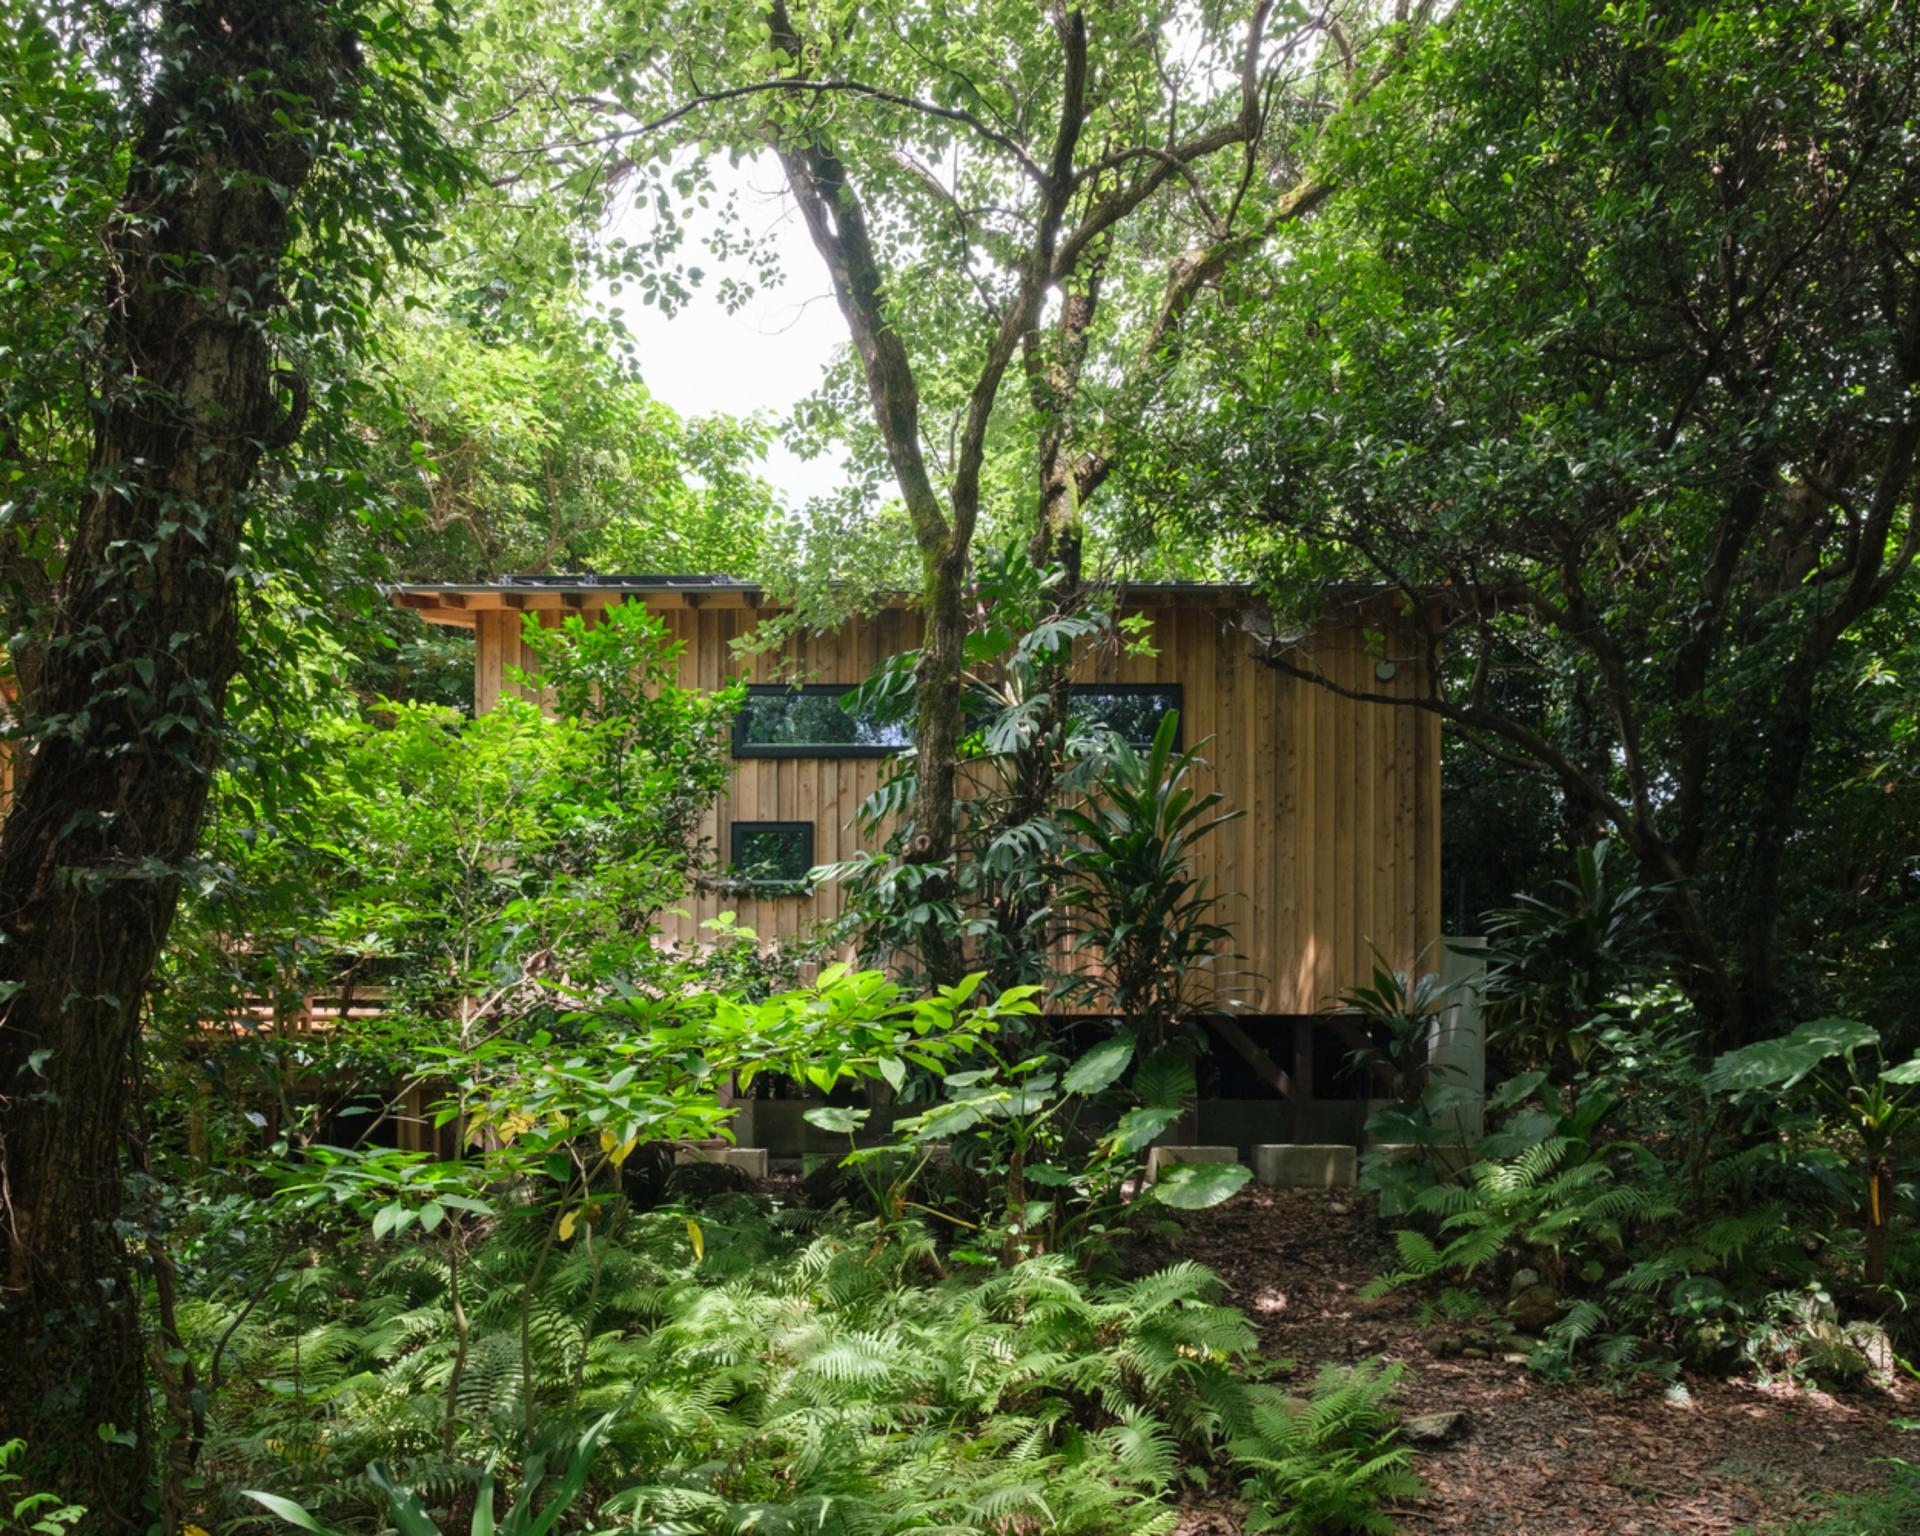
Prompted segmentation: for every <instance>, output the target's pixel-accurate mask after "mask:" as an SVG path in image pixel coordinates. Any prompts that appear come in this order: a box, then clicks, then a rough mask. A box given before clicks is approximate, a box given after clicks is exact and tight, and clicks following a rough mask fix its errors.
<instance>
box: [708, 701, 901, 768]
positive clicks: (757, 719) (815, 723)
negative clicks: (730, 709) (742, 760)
mask: <svg viewBox="0 0 1920 1536" xmlns="http://www.w3.org/2000/svg"><path fill="white" fill-rule="evenodd" d="M851 691H852V685H851V684H848V683H808V684H806V685H804V686H802V687H794V688H789V687H784V686H782V685H779V684H771V685H767V684H755V685H754V686H753V687H750V688H748V689H747V702H746V704H745V705H744V706H742V708H741V710H740V713H739V714H738V715H736V716H735V717H734V721H733V755H734V756H735V757H886V756H888V755H889V754H891V753H894V752H898V751H900V750H901V749H902V748H904V747H907V746H910V745H912V733H911V729H910V728H909V726H908V725H907V723H906V722H905V721H896V722H890V723H885V724H883V723H881V722H879V721H877V720H873V719H871V718H864V717H862V716H861V715H857V714H855V713H854V712H853V711H851V710H848V709H843V708H842V707H841V705H840V701H841V700H842V699H843V698H845V697H846V696H847V695H848V693H850V692H851Z"/></svg>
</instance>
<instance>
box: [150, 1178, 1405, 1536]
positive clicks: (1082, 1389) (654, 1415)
mask: <svg viewBox="0 0 1920 1536" xmlns="http://www.w3.org/2000/svg"><path fill="white" fill-rule="evenodd" d="M537 1241H538V1234H537V1231H536V1229H535V1228H534V1226H533V1224H532V1223H530V1222H520V1223H515V1222H512V1221H508V1222H505V1223H503V1224H502V1226H501V1227H500V1229H499V1230H498V1231H497V1232H495V1233H494V1234H493V1235H492V1236H491V1237H489V1238H488V1239H487V1240H486V1241H484V1242H482V1243H480V1244H478V1245H476V1247H475V1248H474V1250H473V1252H472V1254H471V1256H470V1258H469V1260H468V1262H467V1264H466V1265H465V1266H464V1270H463V1279H462V1294H463V1298H464V1309H465V1313H466V1316H467V1321H468V1334H469V1336H468V1338H467V1340H466V1342H465V1346H464V1356H465V1361H464V1369H463V1371H462V1373H461V1375H460V1377H459V1383H458V1391H459V1394H460V1395H461V1398H462V1400H463V1401H462V1410H463V1411H462V1413H461V1414H460V1416H459V1419H458V1423H459V1426H460V1428H459V1436H458V1440H457V1443H456V1444H455V1446H454V1447H453V1450H452V1452H451V1454H449V1453H448V1452H447V1451H446V1449H445V1447H444V1445H443V1444H442V1441H441V1438H440V1437H441V1433H442V1429H443V1427H444V1423H445V1414H444V1412H443V1409H444V1403H443V1401H442V1399H443V1397H444V1394H445V1393H446V1391H447V1389H448V1383H449V1381H450V1379H451V1373H452V1368H453V1362H454V1359H455V1356H456V1354H457V1353H459V1352H461V1350H462V1344H461V1340H460V1337H459V1332H458V1329H457V1328H456V1326H455V1324H454V1320H453V1317H452V1315H451V1312H450V1309H449V1307H448V1306H447V1296H446V1274H445V1269H444V1265H443V1263H442V1262H441V1260H440V1259H439V1258H438V1257H437V1255H436V1253H435V1251H434V1250H433V1249H432V1248H430V1247H428V1246H427V1245H425V1244H414V1245H410V1246H402V1247H398V1248H397V1250H396V1248H395V1245H392V1244H388V1245H385V1247H386V1252H385V1257H384V1259H383V1260H374V1259H373V1255H367V1256H364V1258H363V1262H362V1265H361V1267H360V1270H359V1271H358V1272H354V1271H352V1270H350V1269H349V1268H348V1267H347V1266H345V1265H343V1266H341V1267H340V1268H337V1269H323V1268H311V1269H302V1270H300V1271H298V1273H297V1275H296V1276H295V1277H294V1278H293V1280H292V1282H291V1283H290V1284H289V1285H288V1286H287V1287H286V1288H284V1289H283V1290H282V1291H281V1292H279V1293H278V1294H277V1295H276V1296H275V1298H274V1304H273V1306H271V1307H270V1308H263V1309H259V1310H257V1311H256V1312H255V1313H254V1314H253V1315H250V1316H247V1317H244V1318H243V1317H239V1316H238V1314H237V1310H236V1309H234V1308H229V1307H216V1306H212V1305H204V1304H203V1305H201V1306H200V1307H198V1308H197V1309H194V1310H193V1312H192V1315H191V1316H190V1317H188V1318H186V1319H183V1322H185V1323H186V1324H187V1326H188V1327H189V1329H190V1331H191V1333H192V1335H193V1337H194V1339H195V1340H196V1341H198V1342H202V1343H204V1342H205V1341H207V1340H208V1339H209V1338H210V1337H211V1336H214V1335H217V1334H219V1333H221V1332H223V1331H224V1330H226V1329H227V1328H233V1330H234V1332H233V1339H232V1343H231V1345H230V1348H231V1349H232V1350H233V1351H234V1359H233V1362H232V1364H231V1365H230V1367H229V1369H230V1370H231V1371H233V1373H234V1374H235V1375H236V1376H237V1377H238V1376H243V1377H244V1378H245V1380H246V1382H247V1384H248V1385H247V1387H246V1388H245V1389H242V1388H240V1387H235V1388H234V1389H233V1390H232V1392H231V1393H230V1395H229V1396H228V1397H227V1398H225V1399H224V1400H223V1403H224V1406H223V1407H222V1409H221V1413H220V1417H219V1420H218V1422H217V1423H216V1424H215V1425H214V1426H213V1429H212V1433H211V1436H210V1439H209V1442H208V1445H207V1450H206V1453H205V1458H206V1464H207V1473H208V1483H209V1486H212V1487H220V1488H237V1487H247V1486H253V1487H261V1488H266V1489H270V1490H273V1492H274V1493H275V1494H277V1495H279V1496H281V1497H283V1498H296V1499H298V1500H299V1501H300V1502H301V1503H302V1504H303V1505H304V1506H305V1507H306V1508H307V1509H308V1510H310V1511H311V1512H312V1518H314V1519H315V1520H317V1521H319V1522H321V1523H323V1524H324V1525H326V1526H328V1527H330V1528H336V1529H340V1530H347V1531H370V1530H377V1529H380V1528H381V1525H382V1523H383V1520H384V1517H385V1514H386V1511H387V1509H388V1504H387V1500H386V1497H385V1495H384V1492H383V1489H382V1487H381V1486H380V1477H381V1476H384V1477H386V1478H390V1479H391V1481H392V1482H393V1483H394V1484H397V1485H400V1486H402V1487H405V1488H408V1489H411V1490H413V1491H414V1492H415V1493H416V1494H418V1495H419V1498H420V1500H421V1502H422V1504H423V1505H424V1506H426V1507H427V1509H429V1510H430V1511H431V1512H432V1514H433V1518H434V1519H436V1520H439V1521H441V1522H443V1523H442V1524H441V1525H440V1529H443V1530H450V1529H456V1528H457V1529H462V1530H464V1529H465V1525H464V1520H465V1517H466V1515H467V1513H468V1512H469V1511H470V1509H471V1505H472V1502H473V1499H474V1496H475V1485H476V1481H477V1478H478V1476H479V1469H481V1468H488V1469H492V1471H493V1473H494V1475H495V1477H496V1478H497V1479H498V1480H499V1482H500V1487H501V1492H502V1496H503V1497H506V1498H510V1497H512V1496H513V1495H514V1494H515V1492H516V1489H515V1486H514V1482H513V1471H512V1469H513V1468H515V1467H517V1466H520V1465H521V1464H522V1462H523V1459H524V1457H525V1455H526V1453H527V1450H528V1445H527V1442H526V1441H525V1439H524V1436H523V1435H522V1433H521V1431H520V1427H519V1426H520V1424H521V1420H522V1410H523V1407H524V1405H523V1404H522V1403H521V1401H520V1399H519V1393H520V1390H521V1383H522V1381H523V1379H530V1380H531V1382H532V1385H533V1392H534V1394H535V1397H536V1399H537V1400H538V1406H539V1411H540V1418H541V1422H542V1425H543V1434H545V1435H546V1436H547V1437H548V1439H549V1440H552V1439H553V1437H555V1436H561V1437H564V1436H567V1435H575V1436H577V1434H578V1432H579V1430H580V1428H581V1426H583V1425H585V1424H587V1423H588V1422H590V1421H594V1420H597V1419H599V1418H601V1417H602V1416H605V1415H608V1414H611V1415H612V1419H611V1422H610V1423H609V1424H608V1426H607V1428H606V1430H605V1435H604V1442H603V1443H602V1444H601V1445H600V1447H599V1453H598V1456H597V1459H596V1460H595V1463H594V1466H593V1470H592V1475H591V1483H590V1486H589V1488H588V1490H587V1497H586V1501H585V1502H586V1505H588V1506H591V1507H593V1508H595V1509H596V1510H597V1514H596V1515H595V1516H594V1520H595V1522H596V1524H595V1525H594V1526H593V1528H594V1529H598V1530H614V1529H631V1530H635V1531H645V1532H650V1533H660V1536H667V1533H671V1536H709V1533H711V1536H723V1533H724V1536H735V1533H740V1532H746V1531H752V1532H754V1533H756V1536H766V1533H775V1532H786V1531H794V1532H798V1531H801V1530H804V1531H807V1532H809V1533H816V1536H834V1533H848V1536H851V1533H856V1532H858V1533H887V1532H894V1531H901V1532H905V1531H913V1532H952V1533H956V1536H958V1533H961V1532H1004V1533H1017V1532H1029V1531H1030V1532H1040V1531H1045V1532H1050V1533H1056V1532H1057V1533H1061V1536H1073V1533H1084V1536H1111V1533H1114V1532H1119V1531H1125V1532H1127V1533H1129V1536H1152V1533H1156V1532H1165V1531H1167V1530H1170V1529H1171V1527H1172V1524H1173V1518H1174V1517H1173V1512H1172V1509H1171V1506H1170V1503H1169V1496H1170V1495H1171V1494H1172V1492H1173V1491H1174V1490H1175V1489H1176V1487H1177V1486H1178V1485H1179V1483H1180V1482H1181V1480H1182V1479H1183V1477H1189V1476H1191V1477H1194V1478H1197V1479H1204V1477H1205V1475H1206V1470H1207V1469H1208V1468H1219V1469H1222V1470H1224V1471H1226V1472H1227V1473H1228V1474H1229V1475H1231V1476H1235V1477H1238V1476H1241V1475H1245V1476H1247V1477H1249V1478H1250V1479H1252V1487H1251V1496H1252V1497H1253V1499H1254V1502H1255V1504H1256V1506H1257V1507H1258V1508H1260V1509H1261V1510H1263V1511H1266V1512H1268V1513H1267V1515H1266V1516H1265V1517H1266V1518H1269V1520H1270V1524H1269V1525H1268V1526H1267V1527H1266V1528H1268V1529H1277V1530H1287V1531H1299V1532H1306V1531H1314V1530H1325V1531H1329V1532H1332V1531H1339V1530H1383V1529H1387V1528H1388V1526H1387V1525H1385V1524H1383V1523H1382V1522H1381V1520H1380V1519H1379V1518H1378V1517H1377V1515H1376V1513H1375V1512H1376V1511H1377V1508H1378V1504H1379V1502H1380V1501H1381V1500H1382V1499H1386V1498H1392V1497H1398V1496H1401V1495H1403V1494H1404V1493H1405V1492H1407V1491H1409V1490H1410V1489H1411V1487H1412V1486H1413V1484H1412V1482H1411V1481H1410V1479H1409V1478H1408V1476H1407V1474H1406V1468H1405V1455H1404V1453H1403V1452H1401V1451H1398V1450H1393V1449H1388V1448H1387V1446H1386V1441H1387V1437H1388V1436H1389V1435H1390V1433H1391V1415H1390V1414H1389V1412H1388V1411H1387V1409H1386V1407H1385V1400H1386V1397H1387V1394H1388V1393H1389V1392H1390V1390H1391V1388H1392V1385H1393V1381H1394V1379H1395V1378H1394V1375H1393V1374H1392V1373H1379V1374H1376V1373H1373V1372H1362V1373H1357V1374H1355V1375H1354V1376H1352V1377H1347V1376H1344V1375H1327V1376H1325V1377H1323V1378H1322V1380H1321V1381H1320V1382H1318V1383H1316V1385H1315V1388H1314V1391H1313V1393H1312V1395H1311V1397H1310V1398H1309V1399H1307V1400H1306V1401H1304V1402H1300V1403H1296V1402H1294V1401H1292V1400H1289V1399H1286V1398H1284V1397H1283V1396H1281V1395H1280V1394H1278V1393H1276V1392H1274V1391H1273V1390H1271V1389H1266V1388H1255V1387H1250V1386H1249V1385H1248V1384H1247V1382H1246V1380H1245V1377H1244V1370H1243V1367H1244V1362H1245V1360H1246V1358H1247V1357H1248V1356H1249V1355H1250V1354H1251V1352H1252V1351H1253V1348H1254V1343H1255V1339H1254V1335H1253V1333H1252V1331H1251V1329H1250V1328H1249V1327H1248V1324H1247V1322H1246V1320H1245V1318H1244V1317H1243V1316H1242V1315H1241V1314H1240V1313H1239V1312H1238V1311H1237V1310H1235V1309H1233V1308H1229V1307H1223V1306H1220V1305H1218V1304H1217V1302H1216V1301H1215V1299H1214V1297H1215V1294H1216V1291H1217V1282H1216V1281H1215V1280H1214V1278H1213V1276H1212V1275H1211V1274H1210V1273H1209V1272H1208V1271H1207V1270H1205V1269H1203V1268H1201V1267H1200V1266H1198V1265H1194V1264H1177V1265H1175V1266H1173V1267H1171V1268H1168V1269H1165V1270H1162V1271H1160V1272H1158V1273H1155V1274H1152V1275H1148V1276H1146V1277H1144V1278H1138V1279H1131V1280H1126V1281H1123V1282H1115V1283H1094V1282H1091V1281H1089V1280H1088V1279H1086V1278H1085V1277H1084V1275H1083V1274H1081V1273H1080V1272H1078V1271H1077V1270H1076V1268H1075V1266H1074V1264H1073V1262H1072V1261H1071V1260H1070V1259H1069V1258H1068V1257H1067V1256H1066V1255H1063V1254H1048V1255H1044V1256H1041V1257H1036V1258H1031V1259H1028V1260H1025V1261H1023V1262H1021V1263H1019V1264H1016V1265H1012V1266H1008V1267H1003V1268H998V1269H995V1270H991V1271H988V1272H986V1274H985V1278H980V1276H979V1273H978V1272H975V1271H968V1272H967V1273H964V1274H953V1273H949V1272H948V1271H947V1269H946V1267H945V1265H944V1263H943V1261H942V1258H941V1256H940V1252H939V1250H938V1248H937V1246H936V1245H935V1243H934V1242H933V1240H932V1238H931V1237H930V1235H929V1234H928V1233H927V1232H926V1231H925V1230H924V1229H922V1228H920V1227H918V1226H916V1225H914V1224H913V1223H912V1222H907V1221H896V1222H892V1223H889V1224H888V1225H887V1226H886V1227H885V1228H884V1229H882V1228H880V1227H878V1226H875V1225H872V1224H867V1225H854V1224H850V1223H847V1222H843V1221H840V1220H837V1219H834V1218H823V1217H820V1216H816V1215H814V1214H812V1213H805V1212H783V1211H769V1210H768V1209H767V1208H766V1207H765V1206H764V1205H763V1204H761V1203H760V1202H757V1201H755V1200H752V1199H749V1198H747V1197H735V1198H733V1199H730V1200H727V1201H724V1202H721V1203H718V1204H716V1205H714V1206H711V1207H709V1208H706V1209H704V1210H702V1211H700V1212H698V1213H697V1214H694V1213H689V1212H687V1211H685V1210H661V1211H655V1212H649V1213H636V1212H632V1211H629V1210H625V1209H613V1208H610V1209H609V1210H608V1211H607V1212H606V1213H605V1214H604V1215H603V1217H602V1220H601V1223H600V1225H599V1228H598V1230H597V1232H596V1235H595V1236H594V1238H593V1240H592V1241H591V1242H590V1243H576V1244H575V1245H573V1246H572V1247H570V1248H569V1249H567V1250H566V1251H565V1253H564V1254H562V1255H561V1256H560V1257H559V1258H558V1259H557V1260H556V1262H554V1263H553V1264H552V1265H551V1267H550V1273H549V1274H548V1275H547V1276H546V1278H545V1279H544V1280H543V1281H542V1283H541V1285H540V1287H539V1290H538V1293H537V1295H536V1296H535V1298H534V1301H533V1304H532V1306H531V1307H530V1308H529V1309H528V1311H527V1314H526V1320H527V1325H528V1326H527V1331H526V1335H525V1336H524V1339H523V1335H522V1332H521V1314H520V1310H519V1308H520V1302H519V1290H518V1288H519V1285H520V1283H521V1282H522V1281H523V1280H524V1277H525V1276H526V1275H527V1274H528V1273H529V1272H530V1270H531V1268H532V1266H531V1263H530V1259H531V1256H532V1252H533V1249H534V1248H535V1246H536V1244H537ZM369 1260H373V1261H370V1262H369ZM523 1351H524V1353H523ZM529 1358H530V1360H531V1364H532V1367H533V1368H532V1372H531V1375H530V1377H528V1376H526V1375H525V1372H524V1367H525V1365H526V1364H527V1363H528V1359H529ZM376 1464H377V1465H378V1467H379V1468H380V1469H381V1472H380V1473H379V1474H374V1473H370V1472H369V1470H368V1469H369V1467H370V1466H374V1465H376ZM239 1512H240V1511H239V1509H238V1508H237V1507H235V1508H227V1507H224V1506H223V1507H221V1508H220V1509H217V1510H214V1511H211V1513H212V1514H214V1515H215V1516H217V1517H224V1516H227V1515H230V1514H236V1513H239ZM456 1520H457V1521H460V1522H462V1523H460V1524H458V1525H455V1524H451V1523H446V1522H451V1521H456ZM1369 1522H1371V1523H1369ZM209 1523H210V1522H209ZM560 1528H561V1529H565V1528H567V1527H564V1526H563V1527H560Z"/></svg>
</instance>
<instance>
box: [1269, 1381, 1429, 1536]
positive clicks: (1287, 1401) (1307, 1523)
mask: <svg viewBox="0 0 1920 1536" xmlns="http://www.w3.org/2000/svg"><path fill="white" fill-rule="evenodd" d="M1400 1375H1401V1368H1400V1367H1399V1366H1398V1365H1392V1366H1388V1367H1386V1368H1385V1369H1381V1368H1380V1367H1379V1366H1377V1365H1361V1366H1355V1367H1352V1368H1350V1369H1348V1368H1342V1367H1339V1366H1328V1367H1326V1368H1324V1369H1323V1370H1322V1371H1321V1372H1320V1373H1319V1375H1318V1376H1316V1377H1315V1378H1314V1382H1313V1386H1312V1388H1311V1390H1310V1392H1309V1394H1308V1396H1307V1397H1305V1398H1304V1399H1303V1398H1297V1397H1288V1396H1286V1395H1285V1394H1282V1393H1278V1392H1274V1391H1271V1390H1264V1391H1262V1394H1261V1400H1260V1402H1259V1405H1258V1406H1257V1407H1256V1408H1255V1409H1254V1413H1253V1423H1252V1426H1251V1429H1250V1432H1249V1433H1247V1434H1246V1435H1243V1436H1242V1437H1241V1438H1240V1439H1238V1440H1236V1441H1235V1442H1234V1444H1233V1446H1232V1454H1233V1456H1234V1459H1235V1461H1236V1462H1237V1463H1238V1464H1239V1465H1240V1466H1241V1467H1243V1468H1244V1469H1245V1470H1246V1471H1247V1472H1248V1473H1249V1474H1250V1477H1249V1480H1248V1483H1247V1487H1246V1497H1247V1500H1248V1504H1249V1506H1250V1509H1249V1515H1248V1520H1247V1527H1246V1528H1247V1530H1248V1531H1249V1532H1264V1531H1280V1532H1285V1533H1290V1536H1315V1533H1320V1532H1327V1531H1355V1532H1389V1531H1392V1530H1393V1529H1394V1522H1393V1520H1392V1518H1391V1517H1390V1515H1388V1514H1387V1513H1386V1512H1385V1511H1384V1510H1383V1509H1382V1508H1381V1506H1382V1505H1383V1504H1387V1503H1392V1502H1396V1501H1400V1500H1405V1499H1411V1498H1417V1497H1418V1496H1419V1495H1420V1494H1421V1493H1422V1492H1423V1491H1424V1485H1423V1484H1422V1483H1421V1481H1420V1479H1419V1478H1418V1477H1417V1476H1415V1474H1414V1472H1413V1470H1412V1460H1413V1458H1412V1452H1411V1451H1409V1450H1408V1449H1407V1448H1406V1447H1405V1446H1399V1445H1394V1444H1392V1443H1391V1435H1392V1430H1393V1415H1392V1412H1391V1410H1390V1408H1389V1406H1388V1403H1389V1399H1390V1398H1391V1396H1392V1394H1393V1391H1394V1388H1395V1386H1396V1385H1397V1383H1398V1382H1399V1380H1400Z"/></svg>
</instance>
